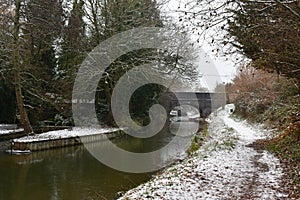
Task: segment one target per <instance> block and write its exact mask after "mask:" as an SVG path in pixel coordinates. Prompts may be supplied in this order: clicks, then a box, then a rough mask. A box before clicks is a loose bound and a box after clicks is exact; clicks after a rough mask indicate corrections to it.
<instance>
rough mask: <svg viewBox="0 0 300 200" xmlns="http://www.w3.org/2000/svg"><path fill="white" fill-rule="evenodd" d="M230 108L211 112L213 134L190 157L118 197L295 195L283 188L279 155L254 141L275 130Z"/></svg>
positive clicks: (260, 196)
mask: <svg viewBox="0 0 300 200" xmlns="http://www.w3.org/2000/svg"><path fill="white" fill-rule="evenodd" d="M231 107H233V106H232V105H228V106H226V107H225V109H224V110H218V112H215V113H213V115H211V116H210V118H209V119H208V121H209V122H210V125H209V129H208V131H209V137H208V138H207V139H206V141H205V142H204V144H203V145H202V147H201V148H200V149H199V150H198V151H196V152H195V153H194V154H193V155H192V156H191V157H189V158H187V159H184V160H182V161H180V162H176V163H174V164H173V165H172V166H170V167H168V168H166V169H165V170H163V172H161V173H159V174H158V175H157V176H155V177H154V178H153V179H151V180H150V181H148V182H146V183H144V184H142V185H140V186H138V187H136V188H134V189H131V190H129V191H128V192H126V193H125V194H124V195H123V196H122V197H121V198H120V199H121V200H123V199H124V200H138V199H256V200H260V199H265V200H268V199H295V198H291V196H289V192H290V191H289V190H287V189H286V188H284V187H282V181H283V177H284V176H283V174H284V171H283V166H282V165H281V163H280V161H279V159H278V158H276V157H275V156H274V155H273V154H271V153H270V152H267V151H263V150H257V149H255V148H253V146H252V145H251V144H252V143H253V142H255V141H256V140H258V139H264V138H266V137H270V136H271V135H272V133H271V132H270V131H268V130H266V129H263V128H261V127H260V126H251V125H249V124H248V123H247V122H246V121H236V120H234V119H232V118H230V113H231V112H230V109H229V108H231ZM228 111H229V112H228Z"/></svg>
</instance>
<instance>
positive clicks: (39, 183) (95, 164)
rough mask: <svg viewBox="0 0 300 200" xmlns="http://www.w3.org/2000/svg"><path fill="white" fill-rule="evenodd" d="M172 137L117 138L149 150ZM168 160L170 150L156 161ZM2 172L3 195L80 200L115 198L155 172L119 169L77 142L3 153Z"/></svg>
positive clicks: (137, 149) (137, 148) (0, 155)
mask: <svg viewBox="0 0 300 200" xmlns="http://www.w3.org/2000/svg"><path fill="white" fill-rule="evenodd" d="M172 137H173V136H172V134H168V133H164V134H162V135H160V136H157V137H153V138H151V139H144V140H142V139H137V138H132V137H123V138H119V139H116V140H114V141H113V142H114V143H115V144H116V145H118V146H120V147H122V148H124V149H126V150H128V151H132V152H149V151H153V150H155V149H159V148H161V147H162V146H165V145H166V144H167V143H168V142H169V141H170V140H171V139H172ZM178 145H180V144H178ZM103 146H105V144H103ZM173 150H174V149H173ZM173 150H172V151H173ZM175 150H176V148H175ZM170 151H171V149H170ZM178 153H182V152H178ZM168 160H169V157H168V152H166V153H165V154H162V155H161V157H160V158H155V160H154V161H153V162H155V163H156V164H160V163H161V162H166V161H168ZM0 174H1V178H0V199H5V200H9V199H22V200H26V199H28V200H29V199H30V200H32V199H63V200H64V199H72V200H73V199H74V200H76V199H103V198H107V199H112V198H114V197H115V196H116V193H117V192H118V191H126V190H128V189H130V188H133V187H135V186H137V185H139V184H141V183H143V182H145V181H147V180H149V179H150V178H151V175H152V174H153V173H143V174H133V173H125V172H120V171H116V170H114V169H112V168H109V167H107V166H105V165H104V164H102V163H101V162H99V161H98V160H96V159H95V158H94V157H93V156H91V155H90V153H89V152H88V151H87V150H86V149H85V147H84V146H76V147H70V148H64V149H56V150H49V151H41V152H35V153H32V154H29V155H19V156H17V155H12V156H10V155H8V154H5V153H0Z"/></svg>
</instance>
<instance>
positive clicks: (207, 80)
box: [163, 0, 237, 90]
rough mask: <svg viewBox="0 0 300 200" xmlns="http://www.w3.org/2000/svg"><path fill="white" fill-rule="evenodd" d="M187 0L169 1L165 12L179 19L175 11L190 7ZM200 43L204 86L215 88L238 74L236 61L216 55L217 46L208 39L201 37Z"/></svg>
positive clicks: (194, 36) (199, 60) (176, 19)
mask: <svg viewBox="0 0 300 200" xmlns="http://www.w3.org/2000/svg"><path fill="white" fill-rule="evenodd" d="M186 1H188V0H170V1H169V3H168V4H167V5H166V6H164V8H163V9H164V12H166V14H167V15H169V16H172V17H173V18H174V20H175V21H179V14H178V13H176V12H175V11H176V10H178V9H179V8H180V9H182V10H183V9H188V8H186V7H185V2H186ZM194 2H195V1H194ZM184 23H188V22H184ZM209 35H214V33H213V32H210V34H209ZM191 37H192V40H195V41H196V40H197V39H199V36H198V35H196V34H195V35H192V36H191ZM200 43H201V48H200V47H199V59H198V62H197V65H198V67H199V70H200V71H201V73H202V74H203V78H202V79H200V81H199V82H200V83H201V84H202V85H203V86H204V87H208V88H209V89H210V90H213V88H214V87H215V85H216V83H217V82H218V83H223V82H225V83H227V82H230V80H231V79H233V78H234V76H235V75H236V71H237V70H236V67H237V66H235V63H234V62H233V61H231V60H230V59H231V58H225V57H222V56H216V55H215V54H214V53H213V52H212V50H213V49H214V48H216V47H211V45H209V43H208V42H207V41H205V40H203V39H200ZM199 46H200V45H199ZM212 66H215V67H212Z"/></svg>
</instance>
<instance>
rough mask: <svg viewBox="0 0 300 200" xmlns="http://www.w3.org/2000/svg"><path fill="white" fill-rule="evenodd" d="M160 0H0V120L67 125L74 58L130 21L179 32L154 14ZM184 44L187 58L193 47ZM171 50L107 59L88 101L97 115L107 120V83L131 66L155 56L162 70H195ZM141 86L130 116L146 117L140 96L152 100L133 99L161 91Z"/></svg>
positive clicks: (109, 87) (75, 66) (109, 121)
mask: <svg viewBox="0 0 300 200" xmlns="http://www.w3.org/2000/svg"><path fill="white" fill-rule="evenodd" d="M161 3H163V2H161ZM161 3H158V2H157V1H153V0H144V1H138V0H112V1H108V0H107V1H106V0H1V5H0V12H1V15H0V25H1V30H0V45H1V49H0V51H1V54H0V56H1V58H0V75H1V76H0V77H1V79H0V86H1V87H0V89H1V97H0V103H1V105H0V106H1V107H5V109H2V110H1V115H0V116H1V119H0V120H1V122H10V123H11V122H18V123H20V124H21V125H22V126H23V127H24V129H25V132H27V133H30V132H32V131H33V130H32V127H31V125H34V126H38V125H42V124H43V122H45V121H49V120H52V121H54V122H55V123H56V124H60V125H72V124H73V122H72V112H71V98H72V89H73V83H74V80H75V78H76V73H77V71H78V69H79V67H80V64H81V63H82V62H83V60H84V59H85V57H86V56H87V54H88V53H89V52H90V51H91V50H92V49H93V48H94V47H96V46H97V45H98V44H100V43H101V42H102V41H104V40H106V39H108V38H110V37H112V36H113V35H115V34H117V33H120V32H123V31H126V30H129V29H132V28H137V27H166V26H169V27H172V29H173V30H178V31H180V28H178V27H176V25H174V24H173V23H172V22H171V21H170V20H169V19H168V18H166V17H164V16H162V15H161V13H160V6H161ZM174 35H175V34H174ZM187 38H188V37H186V38H183V39H184V40H186V39H187ZM187 40H188V39H187ZM187 48H188V54H189V55H190V58H192V57H193V56H192V54H193V49H192V48H191V47H187ZM177 52H178V50H176V49H170V50H169V51H167V52H157V51H154V50H151V49H145V50H138V51H134V52H129V53H128V54H125V55H123V56H121V57H120V58H118V59H117V60H116V61H114V62H113V63H112V64H111V65H110V66H109V68H108V69H106V73H105V76H103V77H102V78H101V80H100V81H99V89H98V90H97V95H96V103H95V104H96V109H97V112H98V114H99V116H98V117H99V119H101V121H103V123H105V124H109V125H114V121H113V117H112V114H111V109H110V102H111V99H110V98H111V94H112V91H113V88H114V86H115V84H116V83H117V81H118V79H119V78H120V77H121V76H122V75H124V73H126V72H127V71H128V70H130V69H131V68H133V67H134V66H137V65H141V64H146V63H150V62H151V61H152V60H153V59H159V60H160V63H163V65H161V70H165V71H168V70H182V72H183V73H181V74H182V75H183V76H185V77H188V78H191V77H195V76H196V69H195V67H194V66H192V64H191V62H190V61H189V60H186V59H184V58H182V57H180V56H179V55H178V54H177ZM145 87H146V89H145V91H144V92H141V91H138V92H137V93H136V94H135V95H136V96H135V97H133V98H132V105H134V106H132V115H133V116H136V117H137V118H138V119H141V120H142V121H143V119H144V118H146V119H145V120H146V121H147V117H146V116H147V107H148V106H147V103H151V102H152V101H154V100H155V99H154V100H153V98H152V97H151V98H150V96H149V95H148V96H149V97H147V95H146V97H145V98H144V101H140V100H139V99H141V98H142V97H141V95H145V94H146V93H149V94H151V93H154V91H157V92H159V91H161V90H163V88H162V87H159V86H151V87H147V86H145ZM2 92H3V93H2ZM14 102H15V103H14ZM142 102H143V103H142ZM142 123H144V122H142ZM145 123H146V122H145Z"/></svg>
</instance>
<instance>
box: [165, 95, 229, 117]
mask: <svg viewBox="0 0 300 200" xmlns="http://www.w3.org/2000/svg"><path fill="white" fill-rule="evenodd" d="M160 102H161V105H163V106H164V107H165V109H166V110H167V112H168V113H170V112H171V110H172V109H174V108H175V107H177V106H180V105H181V106H182V105H189V106H193V107H195V108H196V109H198V110H199V113H200V116H201V117H207V116H208V115H209V114H210V113H211V112H213V111H214V110H216V109H218V108H220V107H222V106H224V105H225V104H226V103H227V102H228V95H227V93H208V92H176V93H172V92H166V93H164V94H162V95H161V97H160Z"/></svg>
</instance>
